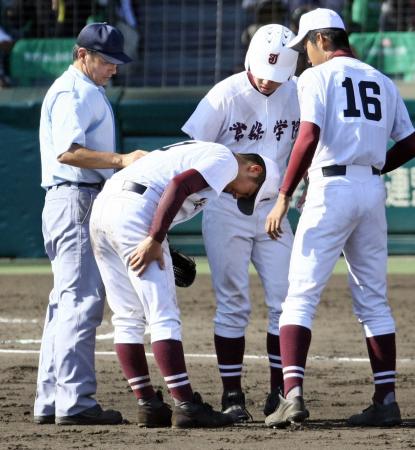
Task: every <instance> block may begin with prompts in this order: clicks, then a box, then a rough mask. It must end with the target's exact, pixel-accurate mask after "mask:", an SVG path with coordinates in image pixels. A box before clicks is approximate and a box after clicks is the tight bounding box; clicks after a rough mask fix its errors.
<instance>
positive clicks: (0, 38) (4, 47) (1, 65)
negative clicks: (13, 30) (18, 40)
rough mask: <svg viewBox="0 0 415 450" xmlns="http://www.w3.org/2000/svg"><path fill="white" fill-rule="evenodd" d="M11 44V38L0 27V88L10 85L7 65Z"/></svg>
mask: <svg viewBox="0 0 415 450" xmlns="http://www.w3.org/2000/svg"><path fill="white" fill-rule="evenodd" d="M13 44H14V41H13V38H12V37H11V36H10V35H9V34H7V33H6V32H5V31H4V29H3V28H1V27H0V89H1V88H4V87H7V86H9V85H10V79H9V77H8V75H7V72H8V71H7V66H8V57H9V54H10V51H11V49H12V47H13Z"/></svg>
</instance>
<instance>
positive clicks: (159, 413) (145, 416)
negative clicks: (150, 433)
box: [137, 390, 172, 428]
mask: <svg viewBox="0 0 415 450" xmlns="http://www.w3.org/2000/svg"><path fill="white" fill-rule="evenodd" d="M137 404H138V426H139V427H148V428H157V427H170V426H171V415H172V410H171V408H170V405H168V404H167V403H164V401H163V394H162V393H161V391H160V390H158V391H157V392H156V395H155V396H154V397H153V398H151V399H149V400H141V399H140V400H138V402H137Z"/></svg>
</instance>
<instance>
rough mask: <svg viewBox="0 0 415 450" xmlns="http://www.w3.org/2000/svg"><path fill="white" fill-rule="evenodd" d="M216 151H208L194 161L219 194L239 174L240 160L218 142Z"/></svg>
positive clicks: (196, 167)
mask: <svg viewBox="0 0 415 450" xmlns="http://www.w3.org/2000/svg"><path fill="white" fill-rule="evenodd" d="M214 150H215V151H211V152H206V155H204V156H203V158H200V159H198V160H197V161H195V163H194V169H196V170H197V171H198V172H199V173H200V174H201V175H202V176H203V178H204V179H205V180H206V182H207V184H208V185H209V186H210V187H211V188H212V189H213V190H214V191H215V192H216V194H217V195H220V193H221V192H222V191H223V189H224V188H225V187H226V186H227V185H228V184H229V183H230V182H231V181H233V180H234V179H235V178H236V177H237V175H238V162H237V161H236V158H235V156H234V155H233V154H232V153H231V152H230V151H229V150H228V149H227V148H226V147H224V146H222V145H219V144H216V145H215V147H214Z"/></svg>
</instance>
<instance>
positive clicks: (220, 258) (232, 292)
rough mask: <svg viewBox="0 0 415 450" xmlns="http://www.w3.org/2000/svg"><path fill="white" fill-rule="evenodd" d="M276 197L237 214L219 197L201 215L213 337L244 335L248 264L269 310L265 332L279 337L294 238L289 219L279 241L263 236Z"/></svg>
mask: <svg viewBox="0 0 415 450" xmlns="http://www.w3.org/2000/svg"><path fill="white" fill-rule="evenodd" d="M274 204H275V199H272V200H269V201H265V202H261V203H260V204H259V205H258V207H257V208H256V210H255V211H254V213H253V215H251V216H247V215H245V214H243V213H241V212H240V211H239V209H238V207H237V204H236V200H235V199H233V197H232V196H231V195H229V194H222V195H221V197H220V198H219V200H217V201H214V202H211V203H210V204H209V206H208V207H207V208H206V209H205V210H204V211H203V238H204V243H205V248H206V253H207V256H208V260H209V266H210V270H211V273H212V284H213V288H214V290H215V295H216V302H217V307H216V315H215V318H214V324H215V334H217V335H218V336H223V337H227V338H238V337H241V336H244V334H245V328H246V327H247V325H248V321H249V316H250V313H251V301H250V295H249V273H248V269H249V263H250V261H252V263H253V264H254V266H255V268H256V270H257V272H258V275H259V277H260V278H261V282H262V285H263V288H264V294H265V302H266V304H267V306H268V332H269V333H272V334H275V335H279V328H278V322H279V318H280V314H281V304H282V302H283V301H284V299H285V296H286V294H287V289H288V267H289V261H290V255H291V247H292V242H293V235H292V231H291V227H290V224H289V222H288V220H287V219H285V220H284V222H283V229H284V235H283V237H282V239H280V240H278V241H274V240H271V239H270V238H269V236H268V235H267V233H265V220H266V217H267V215H268V213H269V211H270V210H271V209H272V207H273V206H274Z"/></svg>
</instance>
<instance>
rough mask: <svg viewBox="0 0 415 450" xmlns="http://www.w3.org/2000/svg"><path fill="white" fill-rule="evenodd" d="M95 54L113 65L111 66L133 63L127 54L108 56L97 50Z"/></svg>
mask: <svg viewBox="0 0 415 450" xmlns="http://www.w3.org/2000/svg"><path fill="white" fill-rule="evenodd" d="M95 53H97V54H98V55H100V56H102V57H103V58H104V59H105V61H107V62H109V63H111V64H117V65H119V64H127V63H130V62H131V61H132V59H131V58H130V57H129V56H128V55H126V54H125V53H113V54H108V53H102V52H98V51H96V50H95Z"/></svg>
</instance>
